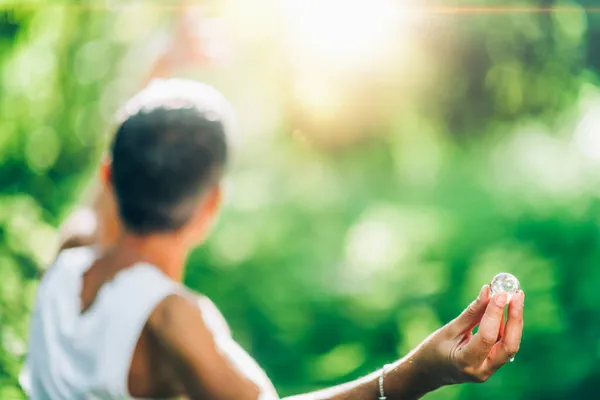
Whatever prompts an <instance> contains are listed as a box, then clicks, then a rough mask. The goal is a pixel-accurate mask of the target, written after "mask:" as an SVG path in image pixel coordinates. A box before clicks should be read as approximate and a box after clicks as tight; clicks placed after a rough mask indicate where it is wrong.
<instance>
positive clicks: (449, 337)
mask: <svg viewBox="0 0 600 400" xmlns="http://www.w3.org/2000/svg"><path fill="white" fill-rule="evenodd" d="M523 298H524V295H523V293H522V292H520V293H519V294H517V295H515V297H514V298H513V300H512V301H511V303H510V305H509V311H508V321H507V323H506V326H503V324H504V322H503V321H504V307H505V306H506V302H507V299H506V296H505V295H499V296H496V297H495V298H494V299H491V298H490V294H489V287H487V286H485V287H484V288H483V289H482V291H481V293H480V295H479V297H478V298H477V300H475V301H474V302H473V303H472V304H471V305H470V306H469V307H468V308H467V309H466V310H465V311H464V312H463V313H462V314H461V315H460V316H459V317H458V318H456V319H455V320H453V321H452V322H450V323H448V324H447V325H446V326H444V327H443V328H441V329H439V330H438V331H436V332H435V333H433V334H432V335H431V336H430V337H429V338H427V339H426V340H425V341H424V342H423V343H422V344H421V345H419V346H418V347H417V348H416V349H415V350H413V351H412V352H411V353H410V354H409V355H408V356H406V357H405V358H403V359H402V360H400V361H397V362H396V363H394V364H393V365H392V366H391V367H390V368H389V369H387V370H386V373H385V376H384V391H385V395H386V398H387V399H389V400H393V399H398V400H414V399H419V398H421V397H422V396H423V395H425V394H426V393H428V392H431V391H433V390H436V389H437V388H439V387H442V386H445V385H451V384H457V383H465V382H484V381H486V380H487V379H488V378H489V377H490V376H491V375H492V374H493V373H494V372H495V371H497V370H498V369H499V368H500V367H501V366H502V365H504V364H506V363H507V362H509V361H510V360H511V358H512V357H513V356H514V355H515V354H516V352H517V351H518V349H519V344H520V341H521V332H522V328H523ZM148 325H149V327H150V329H151V330H152V331H153V332H154V334H155V335H156V337H158V338H159V340H160V342H161V344H162V346H163V348H164V351H165V352H166V353H167V354H168V355H169V357H168V359H169V360H170V361H169V362H170V363H171V364H172V365H171V366H172V367H174V368H175V369H176V370H177V371H178V373H179V376H180V377H181V379H182V383H183V386H184V387H185V390H186V393H187V395H188V396H189V397H190V399H192V400H194V399H204V400H207V399H208V400H229V399H231V400H233V399H236V400H244V399H248V400H255V399H258V398H260V399H261V400H271V399H276V398H277V395H276V394H275V392H274V391H272V390H270V389H269V388H270V387H271V386H270V385H269V384H265V383H264V381H262V380H261V377H262V376H263V375H261V374H260V373H258V372H257V371H256V370H255V369H253V365H252V360H251V359H250V358H249V357H248V356H247V355H245V353H243V352H241V350H238V351H233V352H231V351H229V350H228V346H230V345H231V344H232V343H234V342H233V341H232V340H231V339H230V338H225V337H219V336H215V335H214V333H213V332H212V331H211V330H210V329H209V328H208V327H207V326H206V322H205V319H204V318H203V317H202V313H201V312H200V311H199V309H198V307H197V306H196V305H195V304H194V303H193V302H191V301H189V300H186V299H185V298H183V297H180V296H172V297H169V298H167V299H166V300H165V301H163V302H162V303H161V304H160V305H159V306H158V307H157V309H156V310H155V311H154V313H153V314H152V316H151V317H150V320H149V324H148ZM477 325H479V331H478V333H477V334H475V335H472V333H471V332H472V330H473V328H474V327H475V326H477ZM500 332H503V334H502V335H500ZM499 337H500V338H499ZM380 376H381V371H378V372H375V373H373V374H371V375H369V376H366V377H364V378H361V379H358V380H356V381H354V382H350V383H347V384H344V385H340V386H337V387H333V388H330V389H325V390H322V391H318V392H314V393H308V394H303V395H299V396H293V397H290V398H287V400H341V399H348V400H349V399H361V400H377V399H379V388H378V380H379V377H380ZM259 395H261V396H262V397H259Z"/></svg>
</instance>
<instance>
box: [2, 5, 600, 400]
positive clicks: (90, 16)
mask: <svg viewBox="0 0 600 400" xmlns="http://www.w3.org/2000/svg"><path fill="white" fill-rule="evenodd" d="M131 3H133V2H131ZM213 3H219V2H213ZM227 3H228V4H229V3H231V4H237V3H235V2H232V1H229V2H227ZM238 3H240V4H241V2H238ZM498 3H499V2H495V1H492V0H477V1H475V0H474V1H472V2H467V1H457V2H456V4H457V5H458V6H461V5H462V6H476V7H485V6H488V7H504V8H507V7H528V8H535V7H552V6H564V7H569V9H568V11H563V12H558V11H555V12H539V13H532V12H529V13H519V12H512V13H511V12H505V13H500V12H496V13H476V14H472V13H471V14H464V13H463V14H456V13H455V14H439V15H436V16H432V17H431V18H430V19H429V20H428V24H426V25H427V29H426V30H423V31H420V34H419V35H416V36H417V39H415V43H416V44H415V47H416V48H418V54H420V56H421V58H419V59H411V60H407V61H405V62H407V63H413V64H414V63H420V64H418V68H422V69H424V70H427V73H426V74H425V75H424V76H425V79H423V80H419V81H417V87H416V89H415V87H410V83H411V82H412V78H411V76H410V72H405V74H407V75H403V76H397V77H396V78H398V79H397V80H396V81H400V82H403V83H404V85H403V86H400V87H394V88H392V89H386V90H385V91H384V92H383V93H381V92H378V93H380V94H381V96H380V97H379V98H378V100H381V99H383V100H381V101H384V102H385V106H386V110H389V112H388V113H387V114H386V115H385V116H384V117H381V118H380V119H379V120H378V121H377V129H376V130H377V133H378V134H377V135H370V136H369V138H368V139H363V140H359V141H353V142H349V143H346V144H345V145H343V146H337V147H335V148H331V147H328V146H319V145H316V144H314V143H313V142H312V141H311V140H310V137H309V139H308V140H296V135H292V132H293V131H294V130H295V129H296V128H297V126H300V125H302V123H303V120H302V119H300V120H298V119H297V117H296V116H295V114H294V113H293V112H291V111H289V110H288V109H286V107H284V106H281V104H285V101H283V100H282V98H280V97H277V96H280V91H279V89H280V87H279V86H277V85H278V84H273V80H272V79H271V78H272V77H273V75H272V73H273V71H277V74H275V75H277V76H278V77H279V78H278V79H281V80H285V79H286V76H287V75H286V74H287V72H286V70H285V69H284V68H283V67H282V65H280V64H278V56H279V55H280V53H277V52H276V51H273V52H269V49H271V50H272V49H276V48H277V44H275V45H273V44H271V45H270V46H271V47H268V46H269V45H266V44H265V43H266V40H265V38H266V37H271V38H272V35H273V33H274V32H273V31H269V29H277V28H264V27H262V30H259V31H257V30H253V32H254V34H253V35H250V36H244V35H242V34H239V35H238V36H237V37H235V35H234V39H233V41H234V42H235V43H236V45H237V47H236V52H235V56H234V59H233V61H232V62H231V63H229V64H227V65H223V66H217V67H214V66H211V67H205V68H200V69H198V70H194V71H187V72H186V73H187V75H188V76H193V77H195V78H198V79H201V80H204V81H207V82H209V83H212V84H214V85H215V86H217V87H218V88H220V89H221V90H223V91H224V92H225V93H226V94H227V95H228V96H230V97H231V98H232V100H233V102H234V103H235V105H236V108H237V109H238V111H239V112H240V125H241V126H242V127H245V129H246V131H247V132H246V133H247V136H246V137H245V138H242V146H241V148H240V149H239V151H238V153H239V154H238V159H237V162H236V164H235V166H234V167H233V168H232V172H231V174H230V180H231V182H230V183H231V188H232V191H231V193H230V197H229V201H228V203H227V204H226V206H225V209H224V214H223V217H222V219H221V221H220V223H219V225H218V227H217V229H216V232H215V234H214V235H213V237H212V238H211V239H210V240H209V242H208V243H207V244H206V245H205V246H203V247H202V248H200V249H198V250H197V251H196V252H195V253H194V254H193V255H192V257H191V258H190V260H189V267H188V270H187V276H186V282H187V283H188V284H189V286H190V287H192V288H194V289H196V290H198V291H200V292H203V293H205V294H207V295H208V296H210V297H211V298H212V299H213V300H214V302H215V303H216V304H217V305H218V306H219V307H220V308H221V310H222V312H223V313H224V315H225V316H226V317H227V319H228V320H229V322H230V324H231V326H232V330H233V332H234V336H235V337H236V338H237V339H238V340H239V341H240V343H242V344H243V346H244V347H245V348H246V349H247V350H248V351H249V352H250V353H251V354H252V355H253V356H255V357H256V358H257V359H258V361H259V362H260V364H261V365H263V366H264V368H265V369H266V371H267V373H268V374H269V375H270V377H271V378H272V379H273V381H274V382H275V384H276V386H277V388H278V390H279V391H280V394H281V395H289V394H294V393H299V392H303V391H308V390H312V389H315V388H321V387H324V386H329V385H332V384H336V383H340V382H344V381H347V380H349V379H353V378H356V377H358V376H360V375H362V374H365V373H368V372H371V371H372V370H374V369H375V368H378V367H379V366H381V365H382V364H384V363H385V362H388V361H389V360H391V359H395V358H398V357H400V356H402V355H403V354H405V353H406V352H407V351H408V350H409V349H410V348H411V347H413V346H415V345H416V344H418V343H419V342H420V341H421V340H422V339H423V338H425V337H426V336H427V335H428V334H429V333H430V332H432V331H433V330H435V329H436V328H437V327H439V326H441V325H442V324H444V323H445V322H447V321H449V320H450V319H452V318H453V317H454V316H455V315H457V313H459V312H460V311H461V310H462V309H463V308H464V307H465V306H466V305H467V304H468V303H469V301H471V299H472V298H473V297H474V296H476V294H477V292H478V290H479V288H480V287H481V285H482V284H484V283H486V282H488V281H489V279H490V278H491V277H492V276H493V275H494V274H496V273H497V272H501V271H507V272H512V273H514V274H516V275H517V276H518V277H519V278H520V280H521V284H522V287H523V288H524V289H525V291H526V293H527V298H526V302H525V303H526V328H525V332H524V339H523V344H522V349H521V351H520V353H519V355H518V357H517V360H516V361H515V362H514V363H513V364H510V365H509V366H506V367H505V368H503V369H502V370H501V371H500V372H499V373H498V374H497V375H495V376H494V377H493V378H492V379H491V380H490V381H489V382H488V383H486V384H484V385H464V386H457V387H449V388H445V389H443V390H441V391H439V392H436V393H433V394H430V395H429V396H427V397H426V398H427V399H431V400H435V399H447V400H451V399H461V400H470V399H473V400H474V399H477V400H485V399H505V398H510V399H527V400H535V399H540V400H542V399H543V400H554V399H591V398H594V397H595V396H597V382H598V381H600V359H599V355H600V337H599V336H598V332H599V331H600V308H599V307H598V304H600V290H598V287H599V286H600V268H599V267H598V262H599V261H600V230H599V228H598V216H599V215H600V201H599V198H598V194H599V193H600V191H599V190H598V188H600V185H599V184H600V182H599V179H598V173H597V171H598V167H599V165H598V162H597V159H595V158H594V157H589V156H586V154H588V155H589V154H591V153H590V147H591V146H592V144H593V141H592V142H590V141H589V137H588V142H585V141H584V142H583V143H584V144H585V143H587V146H586V145H581V143H582V141H581V140H579V141H578V136H577V132H579V131H580V127H579V122H580V121H581V119H582V117H583V116H585V115H587V113H588V112H590V113H591V114H590V115H592V116H593V115H594V112H595V113H600V108H594V105H595V104H598V99H600V92H599V91H598V89H597V86H596V85H597V82H598V75H597V71H598V67H599V66H600V53H599V52H598V48H599V47H598V46H597V43H598V40H600V14H596V13H593V12H585V10H584V9H583V8H581V7H592V6H594V3H593V1H592V0H588V1H580V2H570V3H567V2H556V1H552V0H550V1H536V0H522V1H510V0H507V1H503V2H502V4H498ZM103 4H104V3H103ZM156 4H157V3H156V2H145V3H144V4H137V5H136V6H135V7H137V8H134V9H132V10H130V12H129V13H128V11H127V10H129V9H126V10H125V11H123V10H120V11H119V12H117V11H114V12H110V11H106V9H103V11H102V10H100V11H99V10H95V9H94V7H92V6H93V5H94V3H85V2H75V1H73V2H50V1H47V2H21V3H19V5H18V6H17V5H15V3H14V2H6V1H3V2H0V7H1V8H0V9H2V10H4V11H5V12H4V13H3V14H2V15H3V17H2V21H1V23H0V72H1V75H0V79H1V84H0V341H1V342H0V343H1V345H0V398H1V399H12V398H21V397H22V394H21V393H20V391H19V389H18V383H17V375H18V371H19V368H20V365H21V362H22V358H23V354H24V352H25V351H26V349H25V344H24V343H25V338H26V333H27V322H28V320H27V317H28V315H29V311H30V307H31V299H32V296H33V293H34V291H35V286H36V282H37V271H38V270H39V268H40V267H41V266H43V265H44V264H45V263H47V262H48V260H50V259H51V258H52V256H53V251H54V249H55V245H56V228H57V226H58V225H59V224H60V223H61V221H62V220H63V219H64V218H65V217H66V216H67V215H68V213H69V212H70V211H71V210H72V209H73V207H75V205H76V202H77V199H78V198H79V196H80V195H81V193H82V192H83V190H84V189H85V187H86V182H88V181H89V179H90V178H91V177H92V173H93V170H94V167H95V165H96V163H97V161H98V159H99V156H100V154H101V152H102V151H103V148H104V146H105V144H106V140H107V136H106V132H109V131H110V125H111V122H110V116H111V115H112V114H113V113H114V111H115V110H116V108H117V106H118V105H119V104H120V103H121V102H122V101H123V100H124V99H126V98H127V97H128V96H129V95H131V94H133V93H134V92H135V91H136V90H137V89H138V86H139V81H140V76H142V75H143V74H144V73H146V72H147V68H148V66H149V65H150V64H151V61H152V59H153V57H154V56H155V53H156V52H154V51H153V50H152V49H154V48H156V47H157V46H158V45H156V46H155V45H154V44H153V43H160V38H159V37H158V38H157V36H156V35H155V33H156V32H163V31H166V30H167V29H168V26H169V23H170V21H171V20H172V18H171V16H170V15H169V13H161V12H157V11H156V7H155V6H156ZM211 4H212V3H211ZM260 4H261V5H260V6H259V5H257V6H256V8H257V9H258V10H263V9H268V7H269V4H271V5H272V3H269V2H268V1H263V2H260ZM163 5H164V3H163ZM79 6H80V7H79ZM240 7H242V6H241V5H240ZM261 7H262V8H261ZM216 9H218V7H216ZM259 14H260V12H259ZM261 15H262V14H261ZM249 24H250V25H249V26H250V27H251V28H257V26H258V25H259V23H257V22H249ZM252 24H254V25H252ZM128 25H132V26H133V28H132V27H129V28H130V29H125V27H126V26H128ZM256 32H258V33H256ZM421 33H422V34H421ZM270 35H271V36H270ZM241 38H244V40H242V39H241ZM271 42H273V41H272V40H271ZM265 49H267V50H265ZM282 71H283V72H282ZM378 90H381V89H378ZM268 96H271V98H270V99H271V101H270V102H269V101H265V102H263V101H262V100H264V99H265V98H266V97H268ZM280 100H281V101H280ZM370 101H371V99H370V98H360V97H359V98H357V104H363V103H366V102H370ZM265 104H267V105H265ZM590 110H591V111H590ZM594 110H595V111H594ZM257 115H258V117H257ZM261 115H270V116H271V118H270V119H269V121H267V122H265V121H263V120H262V119H261V118H260V116H261ZM592 119H593V118H592ZM257 121H258V122H257ZM365 130H367V129H366V128H365ZM591 131H592V133H589V134H588V136H589V135H592V136H590V137H593V131H596V135H600V124H597V125H595V128H594V129H591ZM248 132H254V133H253V134H250V133H248ZM256 132H260V134H256ZM596 141H597V140H596ZM590 143H592V144H590ZM586 147H588V148H586ZM592 150H593V149H592Z"/></svg>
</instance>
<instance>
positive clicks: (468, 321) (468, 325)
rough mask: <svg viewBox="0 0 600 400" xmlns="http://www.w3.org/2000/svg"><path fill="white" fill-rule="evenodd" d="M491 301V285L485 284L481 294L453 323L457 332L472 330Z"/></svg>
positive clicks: (453, 327)
mask: <svg viewBox="0 0 600 400" xmlns="http://www.w3.org/2000/svg"><path fill="white" fill-rule="evenodd" d="M489 301H490V287H489V286H488V285H484V286H483V287H482V288H481V291H480V292H479V296H477V298H476V299H475V300H474V301H473V302H472V303H471V304H469V306H468V307H467V308H466V309H465V310H464V311H463V312H462V313H461V314H460V315H459V316H458V317H457V318H456V319H455V320H454V321H453V322H452V323H451V325H452V329H453V330H454V331H455V333H456V334H457V335H458V334H462V333H465V332H471V331H472V330H473V328H474V327H475V326H477V324H479V322H480V321H481V318H482V317H483V314H484V313H485V309H486V307H487V305H488V303H489Z"/></svg>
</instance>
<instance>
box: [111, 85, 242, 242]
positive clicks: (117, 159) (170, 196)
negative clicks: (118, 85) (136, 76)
mask: <svg viewBox="0 0 600 400" xmlns="http://www.w3.org/2000/svg"><path fill="white" fill-rule="evenodd" d="M231 118H232V110H231V107H230V105H229V103H228V102H227V101H226V100H225V98H224V96H223V95H222V94H220V93H219V92H218V91H217V90H215V89H214V88H212V87H210V86H207V85H204V84H201V83H198V82H194V81H188V80H182V79H170V80H161V81H156V82H153V83H152V84H151V85H150V86H148V88H146V89H144V90H143V91H142V92H140V93H139V94H138V95H136V96H135V97H133V98H132V99H131V100H130V101H129V102H128V103H127V104H126V105H125V107H124V109H123V112H122V115H121V121H120V125H119V127H118V129H117V132H116V135H115V137H114V141H113V144H112V169H111V170H112V176H111V179H112V183H113V186H114V191H115V195H116V200H117V205H118V208H119V213H120V215H121V219H122V222H123V224H124V226H125V228H126V229H127V230H129V231H130V232H133V233H135V234H140V235H145V234H150V233H158V232H167V231H173V230H177V229H179V228H181V227H182V226H183V225H185V224H186V222H188V221H189V220H190V218H191V217H192V215H193V214H194V212H195V211H196V209H197V206H198V203H199V201H200V199H201V198H202V195H203V194H204V193H205V192H206V191H207V190H208V189H210V188H211V187H213V186H214V185H215V184H217V183H218V181H219V180H220V178H221V176H222V173H223V171H224V168H225V165H226V162H227V156H228V145H227V141H228V139H227V135H228V131H229V130H230V129H231V127H230V124H231Z"/></svg>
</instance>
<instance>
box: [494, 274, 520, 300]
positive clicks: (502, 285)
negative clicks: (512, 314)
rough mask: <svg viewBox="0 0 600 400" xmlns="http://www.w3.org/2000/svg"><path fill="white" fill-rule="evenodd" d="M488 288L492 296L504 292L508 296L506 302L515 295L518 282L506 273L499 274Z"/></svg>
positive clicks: (518, 288)
mask: <svg viewBox="0 0 600 400" xmlns="http://www.w3.org/2000/svg"><path fill="white" fill-rule="evenodd" d="M490 288H491V292H492V296H494V295H496V294H498V293H502V292H505V293H507V294H508V301H510V299H511V298H512V296H513V295H515V294H517V293H518V292H519V290H520V286H519V280H518V279H517V277H516V276H514V275H511V274H509V273H507V272H501V273H499V274H498V275H496V276H495V277H494V279H492V283H491V284H490Z"/></svg>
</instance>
